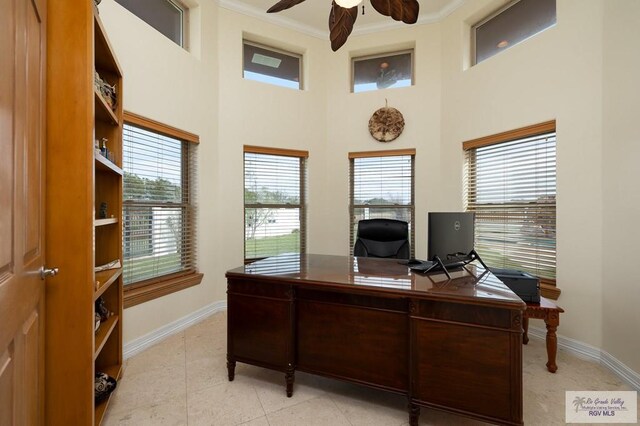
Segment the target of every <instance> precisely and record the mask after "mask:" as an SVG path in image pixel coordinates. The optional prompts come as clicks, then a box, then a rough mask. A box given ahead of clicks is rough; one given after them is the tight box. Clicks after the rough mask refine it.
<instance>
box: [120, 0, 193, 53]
mask: <svg viewBox="0 0 640 426" xmlns="http://www.w3.org/2000/svg"><path fill="white" fill-rule="evenodd" d="M116 2H117V3H120V4H121V5H122V6H123V7H124V8H126V9H127V10H129V12H131V13H133V14H134V15H136V16H137V17H138V18H140V19H142V20H143V21H144V22H146V23H147V24H149V25H151V26H152V27H153V28H155V29H156V30H158V31H160V32H161V33H162V34H164V35H165V36H166V37H167V38H169V40H172V41H173V42H174V43H176V44H177V45H178V46H182V47H186V43H185V28H186V21H187V9H186V8H185V7H184V6H183V5H182V4H181V3H179V2H177V1H173V0H153V1H140V0H116Z"/></svg>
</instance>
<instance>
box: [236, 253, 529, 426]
mask: <svg viewBox="0 0 640 426" xmlns="http://www.w3.org/2000/svg"><path fill="white" fill-rule="evenodd" d="M468 268H469V269H468V270H461V271H459V272H454V273H453V274H452V275H453V279H452V280H447V279H446V277H445V276H444V274H435V275H431V274H430V275H420V274H414V273H412V272H410V271H409V270H408V268H407V267H406V266H404V265H400V264H399V263H398V262H397V261H396V260H387V259H372V258H354V257H346V256H324V255H306V256H301V257H299V256H297V255H283V256H277V257H273V258H268V259H265V260H261V261H258V262H255V263H252V264H249V265H245V266H243V267H240V268H237V269H233V270H231V271H228V272H227V282H228V286H227V294H228V296H227V299H228V330H227V332H228V353H227V368H228V373H229V380H233V378H234V374H235V365H236V362H245V363H249V364H254V365H258V366H262V367H266V368H270V369H274V370H278V371H282V372H284V373H285V381H286V391H287V395H288V396H291V395H292V392H293V382H294V373H295V371H296V370H300V371H306V372H309V373H314V374H318V375H323V376H327V377H333V378H337V379H341V380H346V381H350V382H355V383H360V384H363V385H367V386H371V387H374V388H378V389H383V390H386V391H390V392H396V393H400V394H403V395H406V396H407V398H408V400H409V414H410V424H411V425H417V424H418V416H419V415H420V406H424V407H430V408H435V409H440V410H445V411H449V412H453V413H457V414H461V415H465V416H469V417H473V418H477V419H480V420H484V421H489V422H494V423H500V424H511V425H520V424H522V315H523V310H524V309H525V304H524V302H522V300H520V299H519V298H518V297H517V296H516V295H515V294H514V293H513V292H511V290H509V289H508V288H507V287H506V286H505V285H504V284H502V282H501V281H500V280H498V279H497V278H496V277H495V276H493V275H492V274H491V273H488V272H486V271H484V270H483V269H481V268H475V267H473V266H471V267H468ZM472 273H473V274H475V275H477V278H476V277H475V276H474V275H473V274H472Z"/></svg>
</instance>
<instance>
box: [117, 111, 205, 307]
mask: <svg viewBox="0 0 640 426" xmlns="http://www.w3.org/2000/svg"><path fill="white" fill-rule="evenodd" d="M128 117H129V119H130V120H131V119H132V117H131V115H129V116H128ZM126 118H127V117H125V119H126ZM133 121H137V122H139V121H140V120H133ZM150 124H151V126H153V123H150ZM153 127H158V126H153ZM160 130H162V128H160ZM170 130H171V128H168V126H167V133H164V132H159V131H158V129H151V128H149V127H142V126H140V125H134V124H132V123H131V122H125V125H124V130H123V161H122V163H123V171H124V185H123V214H122V216H123V221H124V223H123V234H124V235H123V277H124V284H125V293H126V292H127V291H128V289H129V288H138V289H139V288H140V287H145V286H149V285H151V286H153V285H154V284H157V283H159V282H162V281H164V280H168V279H169V280H171V279H174V280H175V279H178V280H179V281H184V277H185V276H189V275H194V274H195V275H199V278H201V275H200V274H197V271H196V232H195V231H196V229H195V226H196V204H195V188H196V181H195V177H196V152H197V144H196V143H192V142H189V141H186V140H183V139H180V138H179V137H176V135H171V134H168V132H169V131H170ZM198 282H199V281H198ZM182 284H185V283H184V282H182ZM192 284H193V283H192ZM185 286H186V285H185ZM164 294H166V292H165V293H164ZM125 302H126V295H125Z"/></svg>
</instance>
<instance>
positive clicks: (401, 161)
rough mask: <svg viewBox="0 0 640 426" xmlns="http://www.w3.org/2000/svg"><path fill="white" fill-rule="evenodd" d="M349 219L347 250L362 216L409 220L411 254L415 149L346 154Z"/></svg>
mask: <svg viewBox="0 0 640 426" xmlns="http://www.w3.org/2000/svg"><path fill="white" fill-rule="evenodd" d="M349 158H350V163H351V164H350V200H349V213H350V218H351V223H350V227H349V229H350V236H349V247H350V249H349V251H350V252H353V245H354V244H355V241H356V236H357V232H358V222H359V221H360V220H362V219H379V218H383V219H396V220H403V221H405V222H408V223H409V233H410V244H411V255H412V256H413V254H414V246H415V244H414V242H415V229H414V223H415V222H414V216H415V209H414V168H415V167H414V159H415V151H413V150H409V151H406V152H403V153H399V152H394V151H388V152H386V153H385V152H384V151H380V152H374V153H370V152H363V153H357V152H356V153H350V154H349Z"/></svg>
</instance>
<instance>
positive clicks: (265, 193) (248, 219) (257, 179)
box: [244, 146, 309, 261]
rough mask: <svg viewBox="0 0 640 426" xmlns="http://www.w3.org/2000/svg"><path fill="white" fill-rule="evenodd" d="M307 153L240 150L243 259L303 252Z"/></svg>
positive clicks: (265, 149)
mask: <svg viewBox="0 0 640 426" xmlns="http://www.w3.org/2000/svg"><path fill="white" fill-rule="evenodd" d="M308 156H309V154H308V152H307V151H295V150H284V149H272V148H263V147H255V146H245V147H244V257H245V260H246V261H252V260H256V259H261V258H265V257H269V256H276V255H279V254H284V253H300V254H304V253H305V252H306V207H305V203H306V160H307V157H308Z"/></svg>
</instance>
